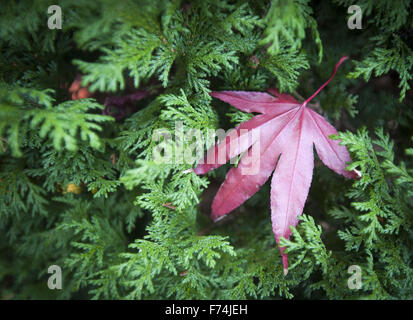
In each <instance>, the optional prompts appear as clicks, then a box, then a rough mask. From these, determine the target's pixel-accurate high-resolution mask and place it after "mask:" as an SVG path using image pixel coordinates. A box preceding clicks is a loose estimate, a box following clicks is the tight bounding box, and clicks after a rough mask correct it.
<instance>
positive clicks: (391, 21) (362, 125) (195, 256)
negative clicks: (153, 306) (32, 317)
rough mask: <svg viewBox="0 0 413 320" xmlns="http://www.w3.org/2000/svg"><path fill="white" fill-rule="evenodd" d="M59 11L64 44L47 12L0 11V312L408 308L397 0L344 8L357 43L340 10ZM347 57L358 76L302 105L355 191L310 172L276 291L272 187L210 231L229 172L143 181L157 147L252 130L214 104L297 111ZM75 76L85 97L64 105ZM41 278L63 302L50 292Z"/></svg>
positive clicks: (407, 103) (343, 73)
mask: <svg viewBox="0 0 413 320" xmlns="http://www.w3.org/2000/svg"><path fill="white" fill-rule="evenodd" d="M390 3H391V5H390ZM58 4H59V6H61V8H62V12H63V23H62V26H63V28H62V29H61V30H59V29H54V30H51V29H48V27H47V19H48V17H49V16H50V14H48V13H47V8H48V6H49V5H50V3H49V1H44V0H36V1H29V0H27V1H14V0H9V1H2V3H1V5H0V6H1V7H0V8H1V9H2V10H0V298H3V299H13V298H51V299H62V298H63V299H68V298H81V299H89V298H95V299H148V298H149V299H166V298H175V299H246V298H257V299H263V298H270V299H278V298H293V297H296V298H330V299H347V298H357V299H358V298H367V299H368V298H370V299H371V298H381V299H391V298H399V299H400V298H402V299H404V298H409V299H412V298H413V294H412V288H413V265H412V263H413V261H412V259H413V211H412V207H413V201H412V199H413V198H412V197H413V158H412V156H413V149H412V147H411V146H412V141H411V139H410V138H411V137H412V136H413V129H412V128H413V102H412V101H413V94H412V92H411V90H410V91H409V89H410V85H411V80H412V74H413V52H412V50H413V4H411V1H409V0H395V1H385V0H381V1H374V0H363V1H359V5H360V6H361V8H362V11H363V20H362V22H363V29H361V30H357V29H355V30H350V29H348V27H347V19H348V18H349V15H348V14H347V8H348V6H350V5H351V4H353V3H352V2H351V1H345V0H343V1H341V0H336V1H331V2H328V1H309V0H272V1H270V0H257V1H243V0H240V1H230V0H202V1H200V0H199V1H196V0H193V1H180V0H173V1H167V0H157V1H155V0H122V1H111V0H99V1H97V0H96V1H89V0H78V1H68V0H61V1H58ZM343 55H349V56H350V57H351V58H352V59H353V60H352V61H350V62H346V63H345V64H343V66H342V67H341V68H340V71H339V72H338V73H337V75H336V77H335V79H334V81H332V82H331V83H330V85H329V86H328V87H326V88H325V89H324V91H323V92H321V93H320V95H319V96H318V97H317V98H316V99H315V100H314V101H313V104H311V105H310V107H312V108H314V109H315V110H316V111H318V112H320V113H321V114H323V116H325V117H326V118H327V119H328V120H329V121H330V122H331V123H333V124H334V125H335V127H336V128H338V129H339V130H340V131H341V133H340V138H341V139H342V141H343V143H344V144H345V145H346V146H347V148H348V149H349V151H350V152H351V155H352V159H353V163H352V164H351V165H350V168H351V169H357V170H359V171H360V172H361V174H362V178H361V179H360V180H358V181H348V180H345V179H344V178H342V177H340V176H338V175H336V174H335V173H333V172H331V171H330V170H329V169H328V168H326V167H324V166H322V165H321V162H320V161H319V160H316V164H315V171H314V177H313V182H312V186H311V189H310V194H309V197H308V200H307V204H306V207H305V210H304V215H303V216H302V218H301V220H302V221H301V223H300V224H299V225H298V226H297V228H296V229H294V232H293V236H292V237H291V239H289V240H283V241H282V245H285V246H286V247H287V251H288V252H289V256H290V258H289V259H290V263H291V267H290V270H289V273H288V275H287V276H284V275H283V270H282V264H281V257H280V254H279V250H278V249H277V247H276V243H275V239H274V235H273V233H272V230H271V221H270V206H269V184H268V182H267V184H266V185H264V187H263V188H262V189H261V190H260V191H259V192H258V193H257V194H256V195H255V196H254V197H253V198H251V199H250V200H249V201H247V202H246V203H245V204H244V205H243V206H241V207H240V208H239V209H237V210H235V211H234V212H233V213H232V214H231V215H229V216H228V217H227V218H225V219H224V220H222V221H220V222H218V223H215V224H214V223H212V221H211V220H210V218H209V214H210V205H211V199H212V197H213V195H214V194H215V192H216V190H217V187H218V186H219V184H220V183H221V182H222V181H223V179H224V177H225V173H226V172H227V170H228V168H229V165H225V166H223V167H221V168H220V169H218V170H216V171H213V172H211V173H210V174H208V175H207V176H205V177H199V176H197V175H195V174H194V173H191V172H188V169H190V168H191V167H193V163H186V162H184V161H182V162H175V163H174V164H160V163H156V162H155V161H153V158H152V154H153V151H154V148H155V146H156V144H157V143H158V142H156V141H154V139H153V134H154V132H155V131H156V130H157V129H161V128H164V129H168V130H170V131H171V132H172V133H174V132H175V130H182V131H183V132H187V131H188V130H190V129H193V128H195V129H201V130H202V132H203V133H206V132H207V131H208V129H217V128H224V129H229V128H231V127H234V126H235V125H237V124H239V123H240V122H242V121H245V120H246V119H248V118H249V117H251V115H250V114H245V113H242V112H240V111H237V110H235V108H232V107H230V106H229V105H228V104H224V103H222V102H219V101H216V100H212V98H211V97H210V96H209V92H210V91H212V90H255V91H265V90H266V89H267V88H269V87H276V88H279V89H281V90H282V91H284V92H287V93H290V94H292V95H293V96H295V97H298V98H299V99H301V96H302V97H308V96H309V95H311V94H312V93H313V92H314V91H315V90H316V89H317V88H318V87H319V86H320V85H321V84H322V83H323V82H324V81H325V80H327V79H328V77H329V76H330V74H331V71H332V68H333V66H334V65H335V63H336V62H337V61H338V59H339V58H340V57H341V56H343ZM78 73H81V74H82V75H83V78H82V85H83V86H85V87H86V86H89V90H90V91H91V92H95V96H94V98H88V99H80V100H75V101H72V100H71V95H70V93H69V91H68V88H69V86H70V84H71V83H72V81H73V80H74V79H75V77H76V74H78ZM136 90H141V91H143V90H145V91H146V92H148V93H149V94H148V95H147V96H146V97H145V98H144V99H142V100H139V101H136V102H135V108H136V109H135V110H136V112H134V113H133V114H131V115H129V116H128V117H126V118H125V119H121V120H119V121H116V120H115V119H114V118H113V117H111V116H109V115H102V109H103V108H104V105H103V104H104V101H105V97H110V96H114V95H116V96H122V95H127V94H130V93H132V92H134V91H136ZM176 138H177V137H176ZM180 142H181V144H182V147H183V148H184V149H186V147H189V146H190V145H191V143H192V140H189V139H183V140H182V141H180ZM213 143H214V141H206V143H205V149H204V150H206V148H207V147H208V146H210V145H211V144H213ZM175 151H176V150H175ZM202 151H203V150H202ZM51 265H58V266H61V267H62V270H63V288H62V289H61V290H50V289H48V287H47V279H48V277H49V276H50V275H49V274H48V273H47V270H48V267H49V266H51ZM351 265H357V266H360V268H361V270H362V286H361V289H359V290H355V289H350V288H349V287H348V282H347V281H348V279H349V277H350V276H351V274H349V273H348V268H349V267H350V266H351Z"/></svg>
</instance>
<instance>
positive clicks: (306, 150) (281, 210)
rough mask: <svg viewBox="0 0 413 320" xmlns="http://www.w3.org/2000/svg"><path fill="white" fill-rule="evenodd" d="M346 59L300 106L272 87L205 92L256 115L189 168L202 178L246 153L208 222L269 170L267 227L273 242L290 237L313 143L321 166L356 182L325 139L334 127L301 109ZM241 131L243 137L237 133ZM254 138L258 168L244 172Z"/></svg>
mask: <svg viewBox="0 0 413 320" xmlns="http://www.w3.org/2000/svg"><path fill="white" fill-rule="evenodd" d="M346 59H347V57H342V58H341V59H340V61H339V62H338V63H337V65H336V66H335V69H334V72H333V74H332V76H331V77H330V79H328V81H327V82H326V83H324V84H323V85H322V86H321V87H320V88H319V89H318V90H317V91H316V92H315V93H314V94H313V95H312V96H311V97H310V98H308V99H307V100H306V101H304V102H303V103H299V102H298V101H297V100H295V99H294V98H293V97H291V96H289V95H287V94H280V93H279V92H278V91H277V90H275V89H269V90H268V92H269V93H271V94H272V95H270V94H268V93H265V92H246V91H221V92H212V93H211V95H212V96H213V97H215V98H218V99H220V100H223V101H225V102H227V103H229V104H231V105H232V106H234V107H235V108H237V109H239V110H241V111H245V112H256V113H260V114H259V115H256V116H254V117H253V118H252V119H250V120H248V121H246V122H243V123H241V124H240V125H239V126H238V127H237V128H235V130H236V133H237V134H236V135H235V139H234V135H232V137H231V138H230V137H229V135H228V136H227V137H226V139H224V140H223V141H222V142H220V143H218V144H217V145H215V146H214V147H212V148H211V149H210V150H209V151H208V153H207V154H208V159H209V161H208V159H207V157H205V159H204V161H203V162H202V164H199V165H198V166H197V167H196V168H195V170H194V171H195V173H196V174H198V175H200V174H205V173H207V172H209V171H210V170H213V169H215V168H217V167H219V166H220V165H222V164H223V163H225V162H227V161H228V160H229V159H231V158H233V157H235V156H237V155H239V154H241V153H242V152H244V151H248V153H245V154H244V155H243V156H242V157H241V160H240V162H239V164H238V166H237V167H233V168H232V169H230V170H229V171H228V173H227V175H226V178H225V181H224V183H223V184H222V185H221V187H220V188H219V190H218V193H217V194H216V196H215V198H214V200H213V203H212V219H213V220H214V221H216V220H218V219H219V218H220V217H222V216H224V215H226V214H227V213H229V212H230V211H232V210H234V209H235V208H237V207H238V206H240V205H241V204H242V203H244V202H245V201H246V200H247V199H249V198H250V197H251V196H253V195H254V194H255V193H256V192H257V191H258V190H259V188H260V187H261V186H262V185H263V184H264V183H265V182H266V181H267V179H268V177H269V176H270V175H271V173H272V172H273V171H274V170H275V173H274V175H273V177H272V180H271V220H272V229H273V232H274V235H275V238H276V242H277V244H278V243H279V240H280V237H284V238H286V239H288V238H289V237H290V235H291V230H290V226H296V225H297V223H298V216H299V215H301V214H302V211H303V208H304V204H305V202H306V199H307V195H308V191H309V189H310V185H311V179H312V176H313V167H314V154H313V144H314V145H315V148H316V150H317V154H318V156H319V158H320V159H321V161H323V163H324V164H325V165H326V166H327V167H329V168H330V169H331V170H333V171H335V172H337V173H338V174H341V175H343V176H345V177H347V178H358V174H357V172H355V171H351V172H350V171H347V170H346V163H347V162H349V161H351V159H350V155H349V152H348V151H347V149H346V147H344V146H341V145H339V142H340V141H339V140H332V139H330V138H329V136H330V135H336V134H337V131H336V129H335V128H334V127H333V126H332V125H330V124H329V123H328V122H327V121H326V120H325V119H324V118H323V117H322V116H321V115H319V114H318V113H316V112H315V111H313V110H311V109H310V108H308V107H307V104H308V102H309V101H310V100H311V99H312V98H314V97H315V96H316V95H317V94H318V93H319V92H320V91H321V90H322V89H323V88H324V87H325V86H326V85H327V84H328V83H329V82H330V81H331V80H332V79H333V77H334V75H335V73H336V71H337V68H338V67H339V66H340V64H341V63H342V62H343V61H344V60H346ZM245 131H247V134H245V133H244V134H243V133H242V132H245ZM254 131H255V132H254ZM253 133H255V137H256V138H254V134H253ZM258 139H259V144H260V148H259V155H258V158H257V159H258V160H259V161H255V162H254V163H253V164H257V163H258V164H259V168H258V170H257V172H255V173H254V174H251V173H248V174H245V172H248V170H247V171H246V169H248V168H249V167H250V166H251V164H252V161H251V158H250V156H251V153H252V151H253V150H252V149H253V146H254V144H256V143H257V142H258ZM231 143H235V144H236V148H231V147H230V148H228V147H229V145H230V144H231ZM222 150H225V151H222ZM220 152H221V153H220ZM218 154H221V155H222V154H223V155H224V158H225V159H224V161H218ZM211 156H212V160H213V161H211ZM208 162H209V163H208ZM283 250H284V248H280V252H281V256H282V260H283V265H284V273H285V274H286V273H287V270H288V259H287V255H286V254H285V253H283Z"/></svg>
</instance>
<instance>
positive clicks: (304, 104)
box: [302, 56, 348, 107]
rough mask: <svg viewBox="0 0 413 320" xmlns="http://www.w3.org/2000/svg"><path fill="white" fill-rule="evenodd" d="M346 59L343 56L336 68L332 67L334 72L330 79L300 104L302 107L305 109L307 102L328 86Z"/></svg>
mask: <svg viewBox="0 0 413 320" xmlns="http://www.w3.org/2000/svg"><path fill="white" fill-rule="evenodd" d="M347 59H348V57H347V56H343V57H341V59H340V60H339V61H338V62H337V64H336V66H335V67H334V71H333V74H332V75H331V77H330V79H328V80H327V81H326V82H325V83H324V84H323V85H322V86H321V87H320V88H318V90H317V91H316V92H314V93H313V95H312V96H311V97H310V98H308V99H307V100H305V101H304V103H303V104H302V105H303V107H305V106H306V105H307V103H308V102H310V101H311V99H313V98H314V97H315V96H316V95H317V94H318V93H319V92H320V91H321V90H323V88H324V87H325V86H326V85H328V84H329V83H330V81H331V80H333V78H334V76H335V75H336V72H337V69H338V67H339V66H340V65H341V64H342V63H343V62H344V61H346V60H347Z"/></svg>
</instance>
